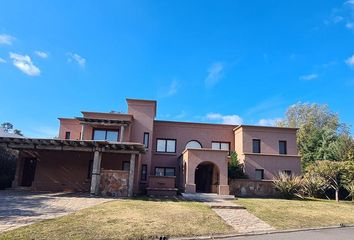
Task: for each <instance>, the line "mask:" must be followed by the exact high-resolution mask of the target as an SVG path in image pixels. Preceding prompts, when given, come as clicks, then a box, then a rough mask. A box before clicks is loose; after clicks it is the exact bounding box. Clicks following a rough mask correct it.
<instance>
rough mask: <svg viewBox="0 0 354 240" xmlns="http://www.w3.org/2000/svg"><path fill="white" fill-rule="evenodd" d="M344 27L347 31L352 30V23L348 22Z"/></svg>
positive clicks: (353, 24) (353, 27) (353, 26)
mask: <svg viewBox="0 0 354 240" xmlns="http://www.w3.org/2000/svg"><path fill="white" fill-rule="evenodd" d="M345 27H346V28H348V29H354V23H353V22H348V23H347V24H345Z"/></svg>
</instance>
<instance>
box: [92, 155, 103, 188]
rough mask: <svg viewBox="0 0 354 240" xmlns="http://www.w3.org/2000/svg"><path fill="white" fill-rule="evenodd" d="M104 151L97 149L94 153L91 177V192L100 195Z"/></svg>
mask: <svg viewBox="0 0 354 240" xmlns="http://www.w3.org/2000/svg"><path fill="white" fill-rule="evenodd" d="M101 159H102V152H100V151H98V150H96V151H95V153H94V158H93V164H92V177H91V191H90V192H91V194H94V195H98V194H99V190H100V189H99V188H100V174H101Z"/></svg>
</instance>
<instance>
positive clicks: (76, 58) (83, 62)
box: [68, 53, 86, 68]
mask: <svg viewBox="0 0 354 240" xmlns="http://www.w3.org/2000/svg"><path fill="white" fill-rule="evenodd" d="M68 56H69V58H68V61H69V62H72V61H74V62H76V63H77V64H78V65H79V66H80V67H82V68H84V67H85V65H86V59H85V58H83V57H81V56H80V55H79V54H77V53H68Z"/></svg>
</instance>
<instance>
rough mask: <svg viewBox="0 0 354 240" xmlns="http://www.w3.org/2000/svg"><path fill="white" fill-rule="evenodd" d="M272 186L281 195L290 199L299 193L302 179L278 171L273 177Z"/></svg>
mask: <svg viewBox="0 0 354 240" xmlns="http://www.w3.org/2000/svg"><path fill="white" fill-rule="evenodd" d="M274 186H275V189H276V190H277V191H278V192H279V193H280V195H281V197H283V198H286V199H291V198H294V197H295V195H297V194H298V193H299V191H300V189H301V187H302V179H301V177H299V176H295V175H289V174H286V173H283V172H280V173H279V175H278V176H277V177H275V178H274Z"/></svg>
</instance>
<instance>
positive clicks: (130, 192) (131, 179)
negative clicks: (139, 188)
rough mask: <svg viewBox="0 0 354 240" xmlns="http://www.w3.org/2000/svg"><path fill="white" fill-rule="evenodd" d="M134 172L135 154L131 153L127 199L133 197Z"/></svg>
mask: <svg viewBox="0 0 354 240" xmlns="http://www.w3.org/2000/svg"><path fill="white" fill-rule="evenodd" d="M134 172H135V153H132V155H131V156H130V169H129V184H128V197H132V196H133V187H134Z"/></svg>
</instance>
